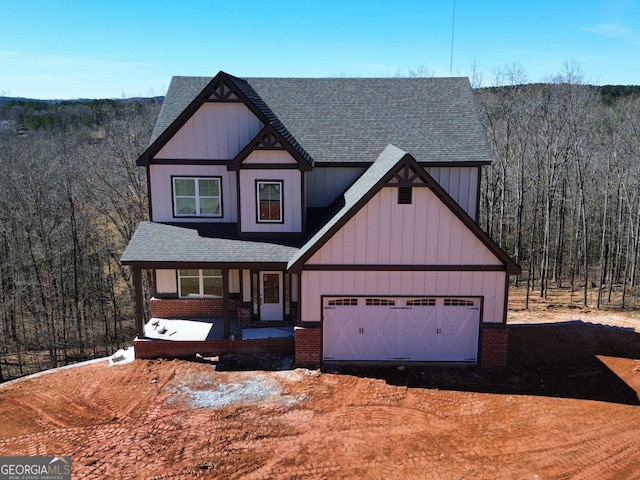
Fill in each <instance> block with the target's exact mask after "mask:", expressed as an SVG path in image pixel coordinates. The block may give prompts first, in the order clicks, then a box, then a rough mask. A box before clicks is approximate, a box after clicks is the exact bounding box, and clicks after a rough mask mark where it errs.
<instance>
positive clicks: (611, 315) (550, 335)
mask: <svg viewBox="0 0 640 480" xmlns="http://www.w3.org/2000/svg"><path fill="white" fill-rule="evenodd" d="M509 323H510V324H511V337H510V349H509V367H508V368H507V369H506V370H505V371H501V372H494V371H483V370H480V369H477V368H469V367H442V366H423V367H416V366H407V368H406V369H398V368H395V367H384V368H382V367H378V368H373V367H359V368H357V367H351V368H345V367H343V368H337V367H335V368H333V367H329V368H325V369H324V370H323V371H320V370H308V369H294V368H292V367H291V366H290V365H291V359H290V358H284V359H283V358H278V357H268V356H262V357H229V358H226V357H225V358H222V359H221V361H220V362H208V361H204V360H201V361H199V362H198V361H187V360H152V361H146V360H145V361H143V360H136V361H134V362H133V363H128V364H123V365H115V366H112V367H109V364H108V362H106V361H105V362H99V363H95V364H92V365H87V366H81V367H77V368H71V369H64V370H59V371H57V372H54V373H50V374H46V375H41V376H38V377H35V378H27V379H22V380H19V381H16V382H12V383H11V384H8V385H3V386H0V411H1V412H2V422H1V424H0V455H70V456H71V457H72V461H73V478H78V479H83V478H96V479H98V478H99V479H102V478H114V479H126V478H141V479H187V478H223V479H227V478H231V479H233V478H248V479H322V478H349V479H352V478H364V479H389V478H436V479H438V478H442V479H456V478H486V479H568V478H571V479H598V480H604V479H640V406H639V405H640V399H639V396H638V394H639V392H640V317H639V316H638V315H637V314H630V313H620V312H598V311H593V310H591V311H589V310H585V309H582V310H580V309H566V308H564V309H563V308H560V309H557V308H553V309H551V308H546V307H544V308H543V307H538V308H534V309H533V310H532V311H523V310H512V311H511V312H510V317H509Z"/></svg>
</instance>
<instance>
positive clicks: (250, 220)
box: [239, 152, 302, 233]
mask: <svg viewBox="0 0 640 480" xmlns="http://www.w3.org/2000/svg"><path fill="white" fill-rule="evenodd" d="M277 153H279V154H280V155H286V156H288V155H289V154H288V153H286V152H277ZM239 175H240V223H241V225H240V230H241V231H242V232H264V233H289V232H300V231H302V173H301V172H300V170H297V169H282V170H278V169H277V168H272V169H257V170H240V171H239ZM257 180H267V181H268V180H274V181H282V192H283V204H282V217H283V220H284V221H283V223H259V222H258V213H257V209H258V206H257V191H256V181H257Z"/></svg>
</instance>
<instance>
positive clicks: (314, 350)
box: [294, 327, 322, 367]
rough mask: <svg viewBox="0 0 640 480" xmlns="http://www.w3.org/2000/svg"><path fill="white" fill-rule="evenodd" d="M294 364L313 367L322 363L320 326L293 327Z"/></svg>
mask: <svg viewBox="0 0 640 480" xmlns="http://www.w3.org/2000/svg"><path fill="white" fill-rule="evenodd" d="M294 331H295V338H296V360H295V362H296V365H300V366H307V367H315V366H317V365H320V364H321V363H322V358H321V351H322V344H321V342H322V338H321V335H320V333H321V332H322V330H320V328H305V327H295V330H294Z"/></svg>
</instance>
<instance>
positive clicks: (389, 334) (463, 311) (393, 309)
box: [322, 296, 481, 363]
mask: <svg viewBox="0 0 640 480" xmlns="http://www.w3.org/2000/svg"><path fill="white" fill-rule="evenodd" d="M480 312H481V299H480V298H478V297H364V296H353V297H325V298H324V299H323V322H322V347H323V360H325V361H331V360H336V361H350V360H360V361H412V362H419V361H422V362H473V363H475V362H477V360H478V337H479V332H480Z"/></svg>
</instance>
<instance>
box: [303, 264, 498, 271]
mask: <svg viewBox="0 0 640 480" xmlns="http://www.w3.org/2000/svg"><path fill="white" fill-rule="evenodd" d="M302 270H303V271H314V270H315V271H334V270H336V271H356V272H358V271H364V272H370V271H371V272H504V271H505V270H506V266H505V265H366V264H357V265H356V264H354V265H328V264H324V265H304V266H303V267H302Z"/></svg>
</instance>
